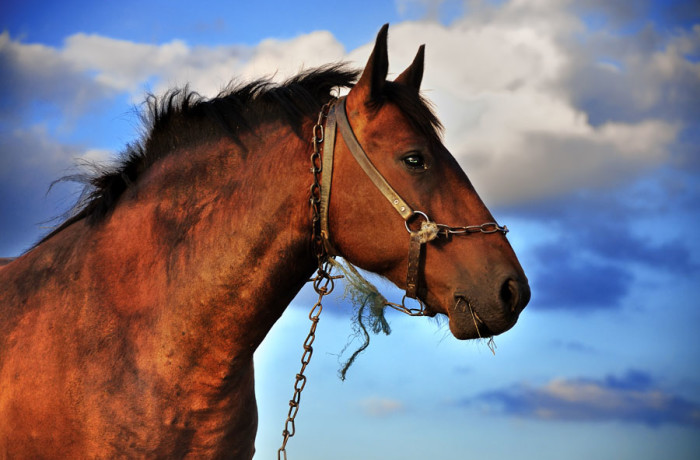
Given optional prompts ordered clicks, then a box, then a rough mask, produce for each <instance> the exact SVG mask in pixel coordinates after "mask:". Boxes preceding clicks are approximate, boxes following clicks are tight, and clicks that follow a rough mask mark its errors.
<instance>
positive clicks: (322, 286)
mask: <svg viewBox="0 0 700 460" xmlns="http://www.w3.org/2000/svg"><path fill="white" fill-rule="evenodd" d="M330 105H331V102H329V103H327V104H325V105H324V106H323V108H322V109H321V112H320V113H319V114H318V121H317V122H316V125H314V130H313V134H314V135H313V139H312V140H311V142H312V143H313V147H314V152H313V153H312V154H311V172H312V174H313V176H314V183H313V185H311V199H310V202H309V203H310V207H311V223H312V235H311V243H312V245H313V247H314V252H315V255H316V259H317V263H318V268H317V271H316V276H315V277H314V278H312V279H311V280H310V281H311V282H313V286H314V290H315V291H316V293H317V294H318V301H317V302H316V304H314V306H313V307H312V308H311V311H310V312H309V319H310V320H311V329H310V330H309V334H308V335H307V336H306V340H304V345H303V347H304V353H303V354H302V355H301V369H300V370H299V373H298V374H297V375H296V379H295V381H294V394H293V395H292V399H290V400H289V412H288V413H287V420H286V421H285V423H284V430H283V431H282V446H281V447H280V448H279V449H278V450H277V460H287V441H289V438H291V437H292V436H294V435H295V434H296V425H295V422H294V421H295V418H296V416H297V413H298V412H299V402H300V400H301V392H302V391H303V390H304V387H305V386H306V375H304V371H305V370H306V366H308V364H309V362H310V361H311V355H313V352H314V349H313V346H312V345H313V343H314V340H315V339H316V326H318V320H319V317H320V316H321V311H323V305H321V303H322V300H323V297H324V296H327V295H328V294H330V293H331V292H332V291H333V288H334V280H336V279H338V278H342V276H331V274H330V272H331V266H330V264H329V263H328V254H327V253H326V248H325V246H324V244H323V236H322V235H321V182H320V181H321V171H322V166H321V145H322V144H323V135H324V133H323V121H324V119H325V118H326V116H327V115H328V110H329V108H330Z"/></svg>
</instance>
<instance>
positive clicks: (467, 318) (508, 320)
mask: <svg viewBox="0 0 700 460" xmlns="http://www.w3.org/2000/svg"><path fill="white" fill-rule="evenodd" d="M490 311H491V310H489V309H488V308H483V309H481V308H478V307H474V306H472V305H471V304H470V303H469V302H468V301H466V300H465V299H464V298H457V299H455V302H454V304H453V305H452V306H451V307H450V309H449V310H448V314H447V316H448V317H449V325H450V332H452V335H453V336H454V337H455V338H456V339H458V340H469V339H479V338H483V339H487V338H489V337H492V336H495V335H498V334H501V333H503V332H505V331H507V330H509V329H510V328H512V327H513V326H514V325H515V323H516V321H517V317H502V316H500V315H497V314H493V313H489V312H490Z"/></svg>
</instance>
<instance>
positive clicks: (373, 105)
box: [0, 26, 529, 459]
mask: <svg viewBox="0 0 700 460" xmlns="http://www.w3.org/2000/svg"><path fill="white" fill-rule="evenodd" d="M386 33H387V27H386V26H385V27H384V28H383V29H382V30H381V32H380V33H379V36H378V37H377V42H376V45H375V48H374V50H373V52H372V55H371V57H370V59H369V61H368V63H367V66H366V67H365V69H364V71H363V72H362V75H361V77H360V78H359V80H357V82H356V83H355V84H354V85H353V83H354V82H355V81H356V78H357V75H358V74H359V72H354V71H349V70H347V69H345V68H344V67H342V66H331V67H324V68H321V69H317V70H313V71H309V72H305V73H303V74H301V75H299V76H297V77H295V78H292V79H291V80H289V81H287V82H286V83H284V84H280V85H276V84H272V83H270V82H269V81H265V80H259V81H256V82H254V83H251V84H248V85H245V86H241V87H237V88H232V89H229V90H227V91H225V92H224V93H222V94H220V95H219V96H218V97H216V98H215V99H211V100H204V99H202V98H199V97H198V96H196V95H195V94H193V93H190V92H187V91H186V90H185V91H182V90H180V91H172V92H170V93H169V94H168V95H167V96H166V97H164V98H163V99H160V100H157V101H156V100H153V99H151V100H150V109H151V110H150V112H151V113H150V122H151V125H152V126H151V129H150V132H149V134H148V136H147V137H146V138H145V139H144V140H143V141H142V142H141V143H139V144H137V145H133V146H130V147H129V148H128V150H127V152H126V154H125V157H124V160H123V161H122V163H121V165H120V166H118V167H116V168H115V169H113V170H108V171H103V172H102V173H101V174H99V175H96V176H94V177H92V178H91V189H90V190H92V192H91V195H89V196H88V197H87V198H86V199H84V200H82V202H81V203H79V205H78V208H77V210H76V213H75V214H74V215H73V217H71V218H69V219H68V220H66V221H65V222H64V223H63V224H62V225H60V226H59V227H58V228H57V229H56V230H54V231H53V232H52V233H51V234H50V235H48V236H47V237H46V238H44V240H42V241H41V242H40V243H39V244H38V245H37V246H35V247H34V248H33V249H32V250H30V251H28V252H27V253H25V254H24V255H22V256H21V257H19V258H18V259H17V260H15V261H13V262H10V263H9V264H8V265H5V266H4V267H2V268H1V269H0V302H1V303H0V306H1V307H0V458H2V459H5V458H85V457H90V458H112V457H163V458H181V457H207V458H209V457H215V458H219V457H221V458H236V459H250V458H251V457H252V456H253V452H254V440H255V433H256V428H257V409H256V403H255V394H254V385H253V352H254V351H255V349H256V348H257V347H258V345H259V344H260V343H261V342H262V340H263V339H264V338H265V335H266V334H267V333H268V331H269V330H270V328H271V327H272V325H273V324H274V323H275V321H277V319H278V318H279V317H280V316H281V314H282V312H283V311H284V309H285V308H286V306H287V304H288V303H289V302H290V301H291V300H292V298H293V297H294V296H295V294H296V293H297V292H298V291H299V290H300V289H301V287H302V286H303V285H304V283H305V282H306V281H307V280H308V279H309V277H310V275H311V274H312V273H313V272H314V270H315V269H316V268H317V266H318V262H317V257H316V256H317V254H316V252H317V250H318V247H317V245H314V244H313V243H310V241H311V240H312V239H311V235H312V233H313V227H315V226H317V223H312V221H311V220H310V217H309V215H310V210H309V194H310V191H309V186H310V185H311V184H312V183H313V182H314V175H313V174H311V173H310V172H309V169H310V163H309V154H310V152H311V151H312V150H313V149H312V146H311V145H310V144H309V141H308V139H309V138H310V137H311V133H312V132H314V131H317V128H314V125H315V123H316V120H317V119H318V114H319V113H321V118H324V117H325V116H326V112H323V111H322V107H324V106H325V107H326V109H327V108H328V107H330V106H331V105H332V106H333V107H332V108H331V111H333V112H334V113H337V112H338V111H339V110H343V114H338V115H337V123H338V126H339V129H338V131H337V132H336V131H335V130H333V132H334V133H336V137H337V141H336V143H335V155H334V160H333V161H334V165H333V169H332V179H333V181H332V194H330V197H329V203H328V206H327V212H328V216H327V225H324V236H326V237H328V239H329V242H330V243H332V244H328V247H329V248H333V250H335V251H336V252H337V254H339V255H342V257H344V258H345V259H346V260H348V261H349V262H351V263H352V264H355V265H357V266H359V267H361V268H364V269H366V270H370V271H373V272H376V273H378V274H380V275H382V276H384V277H386V278H388V279H390V280H391V281H393V282H394V283H395V284H397V285H398V286H400V287H403V288H407V287H408V288H409V290H410V289H411V287H410V286H407V285H408V284H411V276H413V278H414V280H413V281H414V282H415V283H417V284H416V286H414V287H413V288H412V290H413V293H414V294H413V295H415V296H416V297H417V298H418V299H420V300H421V301H422V302H423V303H424V305H425V310H426V313H427V314H430V315H434V314H438V313H441V314H445V315H447V316H448V317H449V324H450V329H451V331H452V333H453V334H454V335H455V336H456V337H457V338H460V339H468V338H476V337H488V336H491V335H494V334H498V333H501V332H503V331H505V330H507V329H509V328H510V327H512V326H513V324H514V323H515V321H516V320H517V318H518V315H519V313H520V311H521V310H522V309H523V308H524V307H525V305H526V303H527V302H528V299H529V288H528V285H527V280H526V278H525V275H524V274H523V271H522V269H521V267H520V265H519V263H518V260H517V259H516V257H515V254H514V253H513V251H512V249H511V247H510V245H509V243H508V241H507V240H506V238H505V236H504V233H505V229H504V228H503V227H499V226H497V225H496V224H492V223H490V222H492V221H493V217H492V216H491V214H490V213H489V211H488V210H487V209H486V207H485V206H484V204H483V203H482V201H481V200H480V199H479V197H478V196H477V194H476V192H475V191H474V189H473V188H472V186H471V185H470V183H469V180H468V179H467V177H466V175H465V174H464V172H463V171H462V170H461V169H460V168H459V166H458V164H457V162H456V161H455V160H454V158H453V157H452V156H451V155H450V153H449V152H448V151H447V150H446V148H445V147H444V146H443V145H442V143H441V141H440V136H439V130H440V125H439V122H438V121H437V119H436V118H435V117H434V115H433V114H432V112H431V111H430V109H429V108H428V106H427V105H426V103H425V101H424V100H423V99H422V98H421V96H420V95H419V86H420V83H421V79H422V74H423V49H422V47H421V49H420V51H419V53H418V56H417V57H416V59H415V60H414V62H413V63H412V64H411V65H410V66H409V67H408V68H407V69H406V70H405V71H404V72H403V73H402V74H401V75H400V76H399V77H398V78H397V79H396V80H394V81H387V80H386V76H387V69H388V61H387V43H386ZM343 87H347V88H350V91H349V94H348V95H347V97H346V98H345V99H344V100H343V101H342V103H340V102H338V103H336V101H335V98H334V97H333V96H332V95H331V92H332V91H333V90H334V88H343ZM324 110H325V109H324ZM345 114H346V116H343V115H345ZM328 116H329V117H330V114H329V115H328ZM343 119H345V120H346V123H347V125H348V126H349V127H350V128H349V129H350V132H349V133H350V134H348V132H347V131H345V134H343V131H342V130H341V129H340V127H341V124H342V122H343ZM344 129H346V130H347V129H348V127H347V126H346V127H345V128H344ZM329 131H330V129H329V127H328V126H326V136H328V135H329V134H330V133H329ZM352 134H354V136H355V137H356V142H357V144H358V145H360V146H361V149H363V150H364V152H366V154H367V156H368V157H369V159H370V160H371V161H369V163H370V165H372V167H374V168H375V171H376V172H378V174H380V175H381V176H382V177H383V178H384V179H385V181H386V183H388V184H391V187H393V190H394V191H395V192H396V193H397V194H398V195H400V197H398V195H397V197H396V199H397V200H398V199H401V200H402V201H401V203H405V204H406V205H408V204H410V206H412V208H408V209H409V210H408V211H407V210H406V209H405V208H404V212H403V213H402V211H401V210H400V207H401V206H402V205H400V204H399V205H397V204H396V203H398V201H389V200H387V199H386V198H385V197H386V191H385V190H382V189H381V187H378V186H377V185H375V183H374V182H373V180H371V179H370V176H371V174H370V173H367V172H365V170H364V169H363V168H364V166H365V165H363V164H361V163H358V160H356V159H355V153H357V152H352V151H351V148H350V147H348V145H350V144H352V141H351V140H350V139H348V136H351V135H352ZM341 139H342V141H341ZM330 148H331V149H332V148H333V146H332V145H331V146H330ZM324 149H325V148H324ZM326 153H327V152H324V155H325V154H326ZM312 169H313V168H312ZM316 169H320V168H316ZM329 171H330V169H324V172H323V173H321V172H320V171H317V172H318V173H319V174H318V175H319V176H326V177H325V179H324V180H327V179H328V178H329V177H330V176H331V174H330V172H329ZM368 174H370V175H369V176H368ZM326 183H327V182H326ZM322 187H323V185H322ZM311 193H312V194H315V193H316V192H315V191H312V192H311ZM383 193H384V196H382V194H383ZM397 206H398V207H397ZM413 209H416V210H417V211H414V210H413ZM397 211H398V213H397ZM418 211H420V212H418ZM399 214H401V215H399ZM404 214H406V215H404ZM427 216H430V219H434V220H435V222H446V223H453V224H455V223H459V224H461V225H465V226H464V227H449V226H447V225H446V224H440V225H433V226H432V227H431V228H429V227H430V225H423V227H424V228H421V230H416V229H415V227H416V226H418V224H419V222H423V224H425V223H432V220H428V217H427ZM402 217H403V219H402ZM482 222H486V223H487V224H483V225H481V223H482ZM466 224H477V225H476V226H471V225H469V226H466ZM407 229H409V231H410V234H409V233H407V231H406V230H407ZM426 229H427V230H426ZM423 230H425V231H423ZM473 231H477V232H478V233H472V232H473ZM426 232H427V233H429V234H430V235H429V236H428V237H427V238H423V240H422V241H420V242H418V243H415V241H414V240H415V238H414V236H415V235H417V234H419V233H423V234H424V233H426ZM485 233H488V234H485ZM409 235H410V238H409ZM424 236H425V235H424ZM414 243H415V244H417V245H418V247H419V248H420V251H418V252H416V251H413V253H412V255H411V256H410V257H407V254H409V253H411V251H410V250H409V248H410V246H411V245H414ZM416 254H417V256H416ZM409 258H410V259H412V262H410V263H409ZM412 264H413V265H415V264H418V265H417V266H418V267H419V268H418V269H417V270H416V269H414V270H413V275H410V273H411V270H409V265H412ZM407 272H409V277H408V278H407V276H406V273H407Z"/></svg>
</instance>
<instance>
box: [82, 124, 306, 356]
mask: <svg viewBox="0 0 700 460" xmlns="http://www.w3.org/2000/svg"><path fill="white" fill-rule="evenodd" d="M264 128H267V129H265V130H263V129H262V128H261V130H260V131H258V132H256V133H252V134H249V135H245V136H243V137H242V139H241V141H242V144H243V145H245V146H246V147H245V148H242V147H241V146H240V144H236V143H234V142H233V141H231V140H229V139H221V140H218V141H215V142H212V143H209V144H207V145H202V146H198V147H193V148H190V149H188V150H187V151H182V152H177V153H174V154H171V155H169V156H168V157H166V158H164V159H163V160H161V161H160V162H159V163H156V164H154V165H153V166H152V167H151V168H152V169H151V170H149V171H148V173H147V174H146V175H145V177H143V181H142V182H141V183H139V184H137V186H136V187H135V188H134V189H133V190H132V191H130V193H129V194H128V196H125V197H124V198H125V199H123V200H122V201H123V202H122V203H121V204H120V205H119V207H118V208H116V209H115V211H114V213H113V214H112V216H111V217H110V219H109V220H108V222H106V223H105V225H104V226H103V227H102V229H101V231H100V233H101V234H99V235H98V237H97V239H98V240H100V241H109V245H108V246H107V245H99V244H98V245H96V246H97V247H101V248H102V250H100V251H94V252H92V260H91V265H92V266H93V267H94V277H95V282H99V280H100V279H109V280H112V281H113V282H112V283H111V284H107V283H103V284H104V286H103V288H102V289H103V290H104V291H106V292H104V294H105V297H106V298H110V299H112V302H113V304H114V308H115V310H118V311H121V312H122V313H123V314H129V315H131V314H139V315H140V314H145V315H146V316H148V317H150V318H151V321H153V322H154V323H155V326H154V329H155V331H154V340H158V341H160V345H158V344H155V343H154V344H153V345H154V346H155V347H158V346H161V347H162V346H166V345H167V346H170V344H172V345H173V346H174V347H175V348H176V349H177V348H181V347H183V346H189V347H194V348H197V347H201V348H202V349H205V350H208V351H211V353H210V354H211V355H212V356H210V358H211V359H213V360H214V361H215V363H217V364H222V365H223V364H224V363H226V362H230V361H231V359H233V358H237V357H240V356H241V355H242V354H243V355H246V356H249V355H250V356H252V353H253V351H254V350H255V348H256V347H257V346H258V345H259V344H260V342H261V341H262V340H263V338H264V337H265V335H266V334H267V332H268V331H269V329H270V328H271V327H272V325H273V324H274V322H275V321H276V320H277V319H278V318H279V317H280V315H281V314H282V312H283V311H284V309H285V307H286V306H287V304H288V303H289V302H290V301H291V300H292V298H293V297H294V295H295V294H296V293H297V292H298V291H299V289H301V287H302V286H303V284H304V282H305V280H306V279H308V277H309V275H310V274H311V273H312V272H313V268H314V260H313V257H312V255H311V254H310V251H309V247H310V246H309V238H310V233H309V232H310V222H309V218H308V216H309V213H308V189H309V184H310V182H311V181H312V177H311V175H310V173H309V165H308V164H306V163H307V162H308V160H307V159H308V154H307V152H306V151H307V150H308V145H307V144H306V143H305V142H303V141H302V140H300V139H299V138H298V137H297V136H296V135H294V134H293V132H292V131H291V129H289V128H286V127H280V126H267V127H264ZM115 272H116V273H115ZM114 280H123V281H122V282H114Z"/></svg>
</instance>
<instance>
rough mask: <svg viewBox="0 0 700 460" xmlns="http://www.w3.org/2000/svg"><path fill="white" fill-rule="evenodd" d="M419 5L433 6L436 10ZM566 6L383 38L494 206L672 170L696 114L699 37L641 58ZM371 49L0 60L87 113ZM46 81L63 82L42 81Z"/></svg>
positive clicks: (313, 38)
mask: <svg viewBox="0 0 700 460" xmlns="http://www.w3.org/2000/svg"><path fill="white" fill-rule="evenodd" d="M415 3H416V2H415V1H414V2H411V1H400V2H398V4H397V5H398V6H399V7H402V5H403V7H408V6H410V4H415ZM418 3H419V4H421V5H423V6H425V7H426V8H428V9H430V8H439V7H440V4H441V2H440V1H436V2H432V1H428V2H422V1H420V2H418ZM414 6H415V5H414ZM569 7H570V2H568V1H565V0H539V1H523V0H512V1H509V2H506V3H505V4H502V5H494V4H491V3H489V2H481V1H471V2H467V4H466V11H467V12H468V14H467V15H466V16H465V17H464V18H462V19H460V20H457V21H454V22H453V23H452V24H450V25H449V26H444V25H440V24H439V23H437V22H431V21H422V22H403V23H400V24H395V25H393V26H392V27H391V29H390V35H389V53H390V61H391V63H392V66H391V68H390V73H391V74H393V75H397V74H398V73H399V72H400V71H401V70H403V68H404V67H405V66H406V65H408V64H409V63H410V62H411V60H412V59H413V56H414V55H415V52H416V50H417V47H418V45H420V44H421V43H426V45H427V50H426V52H427V55H426V71H425V80H424V85H423V87H424V89H425V90H426V95H427V96H428V97H429V98H430V99H432V100H433V101H434V102H435V105H436V107H437V112H438V115H439V116H440V117H441V119H442V121H443V122H444V124H445V126H446V144H447V145H448V147H449V148H450V149H451V151H452V152H453V154H454V155H455V156H456V157H457V159H458V160H459V162H460V163H461V164H462V166H463V167H464V168H465V169H466V170H467V172H468V173H469V175H470V177H471V178H472V180H473V182H474V183H475V185H476V187H477V189H478V190H479V191H480V193H482V195H483V196H484V197H485V199H486V201H487V202H488V203H490V204H493V203H500V204H508V203H514V202H518V201H523V200H533V199H538V198H542V197H548V196H552V195H557V194H561V193H566V192H567V191H570V190H572V189H574V188H579V187H599V186H605V185H607V184H610V183H614V182H617V181H620V180H625V179H627V178H631V177H635V175H637V174H639V172H640V171H643V170H644V169H645V168H651V167H654V166H656V165H658V164H661V163H663V162H666V161H668V160H669V158H670V155H671V153H670V151H671V146H672V144H673V143H674V141H675V139H676V137H677V135H678V133H679V132H680V130H681V129H683V128H684V125H683V114H684V113H687V112H688V111H692V110H698V109H694V108H692V105H690V104H689V103H688V102H687V101H685V102H684V101H683V98H684V96H683V94H684V92H683V90H684V88H688V87H691V86H692V85H693V82H695V86H697V79H698V78H700V64H698V63H695V62H692V61H691V60H689V59H687V58H686V57H685V56H686V54H687V53H691V52H696V51H697V50H698V49H700V27H695V29H694V30H692V31H689V32H687V33H684V34H679V35H677V36H675V37H671V38H670V39H668V40H667V41H666V42H663V43H665V46H658V44H659V43H660V42H659V38H658V37H657V38H656V43H657V46H656V48H655V49H653V50H649V48H648V47H647V46H644V45H642V44H639V43H636V42H635V37H634V36H630V37H624V36H613V35H611V34H606V33H603V32H590V31H588V30H587V29H586V26H585V24H583V23H582V22H581V21H580V20H579V19H578V18H577V17H576V16H575V14H574V13H573V12H572V11H570V10H569ZM371 46H372V43H367V44H366V45H364V46H362V47H359V48H357V49H355V50H352V51H350V52H346V51H345V49H344V48H343V46H342V44H341V43H339V42H338V40H337V39H336V38H335V37H334V36H333V35H332V34H331V33H329V32H326V31H318V32H313V33H310V34H306V35H300V36H298V37H296V38H294V39H291V40H285V41H281V40H271V39H270V40H264V41H262V42H261V43H259V44H258V45H257V46H254V47H251V46H236V45H232V46H218V47H201V46H200V47H191V46H189V45H188V44H187V43H185V42H183V41H179V40H174V41H171V42H169V43H165V44H162V45H152V44H144V43H134V42H129V41H124V40H116V39H112V38H108V37H102V36H98V35H85V34H76V35H73V36H71V37H68V38H67V39H66V40H65V44H64V46H63V47H62V48H51V47H46V46H43V45H29V44H23V43H20V42H17V41H13V40H11V39H10V37H9V36H8V34H7V33H5V34H3V35H2V36H0V51H1V52H2V53H3V54H4V55H5V56H9V58H6V59H9V60H10V64H11V68H12V72H10V73H11V74H12V75H15V76H16V77H15V78H14V80H13V81H11V82H10V83H14V84H15V85H16V86H17V87H18V88H19V89H20V91H19V93H21V94H22V97H21V98H20V99H18V101H17V105H18V106H27V105H29V104H28V103H29V100H30V99H31V98H32V97H38V98H42V100H48V101H54V102H55V104H56V105H59V106H61V107H63V108H64V110H66V111H68V109H66V107H68V106H71V105H72V106H78V107H83V108H86V107H89V104H87V103H86V104H82V105H80V104H73V103H71V102H70V101H69V95H71V94H73V95H78V97H77V99H78V100H83V101H86V102H89V101H91V100H99V99H100V98H104V97H106V95H110V94H115V93H117V92H122V93H123V92H126V93H128V94H130V95H131V97H132V98H133V100H134V101H139V100H140V99H141V98H142V93H143V91H144V89H145V88H149V87H150V89H151V90H152V91H154V92H155V93H161V92H163V91H164V90H165V89H167V88H168V87H171V86H174V85H183V84H185V83H190V86H191V88H192V89H194V90H196V91H198V92H200V93H201V94H204V95H206V96H213V95H215V94H216V93H217V92H218V91H219V90H220V89H221V88H222V87H223V86H224V85H225V84H226V83H228V82H229V80H231V79H232V78H234V77H235V78H236V80H239V81H246V80H250V79H252V78H257V77H261V76H273V75H274V77H275V79H277V80H281V79H283V78H286V77H289V76H291V75H293V74H295V73H297V72H298V71H299V70H302V69H303V68H309V67H314V66H317V65H320V64H324V63H329V62H337V61H340V60H343V59H345V60H348V61H350V62H352V63H354V64H355V65H357V66H361V65H362V64H364V62H365V60H366V59H367V56H368V54H369V52H370V50H371ZM601 50H606V51H607V54H606V53H602V51H601ZM606 62H607V63H608V65H602V64H605V63H606ZM601 63H602V64H601ZM611 69H613V70H611ZM54 75H60V78H61V81H62V85H49V84H47V83H48V80H49V79H50V78H52V77H53V76H54ZM28 76H35V77H33V79H32V78H25V77H28ZM23 79H24V80H23ZM696 92H697V89H696ZM692 94H694V93H691V96H692ZM674 102H678V104H674ZM683 104H685V105H684V106H683ZM679 106H683V107H685V109H683V110H685V112H682V111H680V110H681V109H679V108H678V107H679ZM679 111H680V112H679ZM6 112H11V110H7V111H6ZM669 113H673V114H676V115H677V116H676V117H675V118H674V117H669V116H668V114H669Z"/></svg>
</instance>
